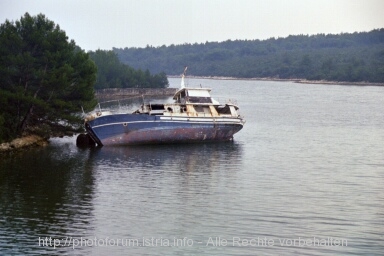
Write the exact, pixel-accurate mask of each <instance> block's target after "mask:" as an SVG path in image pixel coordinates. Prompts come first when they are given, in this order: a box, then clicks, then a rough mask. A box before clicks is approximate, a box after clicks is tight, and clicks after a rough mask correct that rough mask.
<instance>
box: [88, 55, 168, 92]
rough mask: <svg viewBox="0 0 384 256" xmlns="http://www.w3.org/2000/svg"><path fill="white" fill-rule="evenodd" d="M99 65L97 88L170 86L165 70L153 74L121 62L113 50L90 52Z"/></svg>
mask: <svg viewBox="0 0 384 256" xmlns="http://www.w3.org/2000/svg"><path fill="white" fill-rule="evenodd" d="M88 54H89V56H90V58H91V59H92V60H93V61H94V62H95V64H96V66H97V76H96V83H95V89H105V88H165V87H168V86H169V82H168V78H167V75H166V74H165V73H164V72H159V73H158V74H155V75H152V74H151V73H150V72H149V70H148V69H145V71H142V70H141V69H138V70H135V69H134V68H132V67H130V66H128V65H126V64H124V63H121V61H120V60H119V58H118V57H117V54H116V53H114V52H113V51H103V50H97V51H95V52H89V53H88Z"/></svg>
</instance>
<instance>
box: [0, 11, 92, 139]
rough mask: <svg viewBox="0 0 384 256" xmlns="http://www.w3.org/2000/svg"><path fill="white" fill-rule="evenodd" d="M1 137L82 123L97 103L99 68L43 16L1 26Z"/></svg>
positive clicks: (9, 137) (7, 22)
mask: <svg viewBox="0 0 384 256" xmlns="http://www.w3.org/2000/svg"><path fill="white" fill-rule="evenodd" d="M0 56H1V59H0V103H1V106H2V107H1V110H0V136H1V137H0V140H9V139H12V138H14V137H17V136H20V135H22V134H23V133H28V131H30V130H31V129H36V127H39V126H41V127H42V126H43V125H45V126H50V127H51V126H55V127H57V125H58V124H60V125H62V126H66V125H72V124H79V123H80V122H81V119H80V118H79V116H78V115H77V113H79V112H80V110H81V106H82V107H83V108H84V109H85V110H91V109H93V107H94V106H95V105H96V100H95V98H94V90H93V85H94V83H95V80H96V71H97V69H96V66H95V64H94V63H93V61H92V60H91V59H90V58H89V56H88V54H87V53H85V52H84V51H82V50H81V49H80V48H78V47H77V46H76V45H75V42H74V41H68V37H67V36H66V34H65V32H64V31H63V30H61V29H60V27H59V26H58V25H55V23H54V22H52V21H50V20H48V19H47V18H46V17H45V16H44V15H43V14H39V15H37V16H33V17H32V16H30V15H29V14H28V13H26V14H25V15H24V16H23V17H21V19H20V20H19V21H16V22H10V21H8V20H6V21H5V23H4V24H1V26H0Z"/></svg>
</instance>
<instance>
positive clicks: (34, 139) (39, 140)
mask: <svg viewBox="0 0 384 256" xmlns="http://www.w3.org/2000/svg"><path fill="white" fill-rule="evenodd" d="M48 143H49V139H46V138H43V137H40V136H38V135H28V136H23V137H20V138H16V139H14V140H12V141H10V142H4V143H1V144H0V154H3V153H13V152H19V151H23V150H27V149H30V148H37V147H45V146H47V145H48Z"/></svg>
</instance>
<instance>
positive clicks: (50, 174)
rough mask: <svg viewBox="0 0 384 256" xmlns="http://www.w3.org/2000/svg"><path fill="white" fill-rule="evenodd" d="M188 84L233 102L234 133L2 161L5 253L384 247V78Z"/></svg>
mask: <svg viewBox="0 0 384 256" xmlns="http://www.w3.org/2000/svg"><path fill="white" fill-rule="evenodd" d="M170 82H171V84H172V86H178V85H179V82H180V80H179V79H170ZM189 84H190V85H199V84H202V85H203V86H206V87H211V88H213V91H212V94H213V96H215V97H217V98H228V96H229V97H230V98H236V99H237V101H238V104H239V106H240V109H241V113H242V115H244V116H245V117H246V120H247V123H246V124H245V127H244V129H243V130H242V131H240V133H238V134H237V135H235V141H234V142H230V143H218V144H196V145H195V144H192V145H158V146H137V147H103V148H100V149H99V148H96V149H79V148H77V147H76V146H75V137H73V138H63V139H53V140H52V141H51V143H50V146H48V147H46V148H43V149H37V150H35V151H33V152H25V153H22V154H17V155H14V156H12V157H7V158H6V159H1V160H0V251H1V254H5V255H25V254H28V255H33V254H34V255H41V254H47V255H52V254H63V255H383V252H384V146H383V145H384V111H383V106H384V87H357V86H335V85H302V84H294V83H289V82H260V81H217V80H198V79H190V80H189ZM50 239H51V240H50ZM47 245H50V246H47Z"/></svg>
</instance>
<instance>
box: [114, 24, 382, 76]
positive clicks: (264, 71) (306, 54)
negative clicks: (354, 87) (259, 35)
mask: <svg viewBox="0 0 384 256" xmlns="http://www.w3.org/2000/svg"><path fill="white" fill-rule="evenodd" d="M113 50H114V52H116V53H117V54H118V56H119V58H120V60H121V61H122V62H123V63H127V64H129V65H131V66H132V67H134V68H140V69H149V70H150V71H151V72H159V71H160V70H163V71H164V72H166V73H167V74H169V75H179V74H180V67H184V66H189V67H190V69H189V71H190V72H189V74H191V75H196V76H231V77H239V78H252V77H271V78H285V79H290V78H291V79H294V78H305V79H316V80H321V79H323V80H335V81H351V82H357V81H367V82H381V83H383V82H384V72H383V70H384V29H377V30H373V31H371V32H363V33H353V34H347V33H344V34H340V35H331V34H329V35H325V34H318V35H313V36H307V35H298V36H288V37H286V38H277V39H276V38H270V39H268V40H264V41H260V40H236V41H231V40H228V41H225V42H221V43H217V42H210V43H209V42H207V43H204V44H183V45H177V46H175V45H171V46H168V47H166V46H161V47H150V46H147V47H146V48H125V49H118V48H114V49H113Z"/></svg>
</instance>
